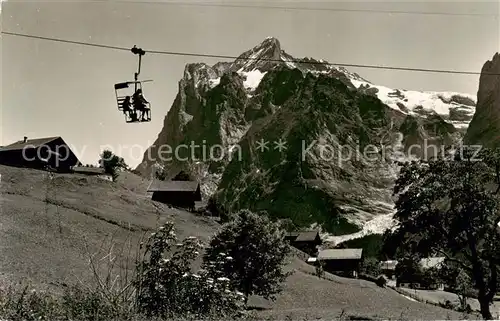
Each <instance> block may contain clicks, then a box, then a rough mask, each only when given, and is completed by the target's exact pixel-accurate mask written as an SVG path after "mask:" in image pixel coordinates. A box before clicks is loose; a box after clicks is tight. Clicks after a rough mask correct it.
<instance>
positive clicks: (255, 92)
mask: <svg viewBox="0 0 500 321" xmlns="http://www.w3.org/2000/svg"><path fill="white" fill-rule="evenodd" d="M474 107H475V97H470V96H468V95H462V94H458V93H435V92H416V91H407V90H393V89H390V88H387V87H383V86H377V85H374V84H372V83H371V82H369V81H368V80H366V79H363V78H362V77H360V76H359V75H357V74H355V73H351V72H349V71H348V70H346V69H345V68H342V67H337V66H332V65H330V64H329V63H328V62H326V61H323V60H315V59H312V58H303V59H295V58H293V57H292V56H290V55H289V54H287V53H286V52H284V51H283V50H282V49H281V46H280V43H279V41H278V40H277V39H275V38H267V39H265V40H264V41H263V42H262V43H261V44H259V45H257V46H256V47H254V48H252V49H251V50H248V51H247V52H245V53H243V54H242V55H241V56H239V58H238V59H236V60H235V61H234V62H233V63H219V64H216V65H214V66H208V65H205V64H190V65H187V66H186V68H185V71H184V76H183V78H182V79H181V80H180V82H179V93H178V95H177V97H176V99H175V101H174V103H173V104H172V107H171V109H170V111H169V112H168V114H167V116H166V117H165V122H164V127H163V129H162V131H161V132H160V133H159V135H158V138H157V140H156V142H155V143H154V145H153V146H151V147H150V149H149V150H148V152H147V153H146V154H145V156H144V161H143V162H142V163H141V164H140V165H139V166H138V168H137V170H139V171H140V172H141V173H142V174H143V175H149V174H150V173H151V171H152V170H153V169H154V167H155V166H156V165H159V166H163V167H165V168H166V169H167V170H169V171H170V172H171V174H172V175H173V174H175V173H176V172H177V171H179V170H181V169H184V170H188V171H190V172H191V173H192V174H194V175H195V176H196V177H197V178H198V179H199V180H200V181H201V182H202V190H203V192H204V196H205V197H208V196H211V195H215V198H216V199H217V200H218V201H219V202H220V203H221V204H222V205H223V206H224V207H225V208H226V209H228V210H230V211H237V210H238V209H241V208H250V209H253V210H266V211H267V212H268V213H269V214H270V215H272V216H275V217H287V218H291V219H292V220H293V221H294V222H295V223H296V224H298V225H300V226H310V225H313V224H319V225H321V226H322V228H323V229H324V230H325V231H327V232H328V233H330V234H336V235H339V234H346V233H352V232H356V231H359V230H360V229H362V227H363V223H364V222H367V221H370V220H372V219H374V218H377V217H380V216H384V217H387V216H390V215H391V213H392V199H391V188H392V184H393V182H394V179H395V178H396V175H397V169H398V168H397V166H396V164H395V161H396V160H402V159H408V158H409V157H413V156H417V157H426V156H427V157H430V156H432V154H433V153H436V152H438V151H439V150H438V148H441V147H442V146H449V145H452V144H454V143H456V142H457V141H459V140H460V139H461V137H462V135H463V131H464V129H466V128H467V125H468V123H469V121H470V119H471V118H472V115H473V114H474ZM426 146H427V149H429V148H430V150H431V151H429V152H426V150H427V149H426ZM176 149H177V154H176ZM162 154H163V155H162ZM162 156H163V159H162ZM168 157H170V159H167V158H168ZM385 221H387V220H385ZM385 221H384V222H385ZM372 225H373V224H372Z"/></svg>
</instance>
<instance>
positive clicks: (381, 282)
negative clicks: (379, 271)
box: [375, 275, 387, 288]
mask: <svg viewBox="0 0 500 321" xmlns="http://www.w3.org/2000/svg"><path fill="white" fill-rule="evenodd" d="M375 284H377V285H378V286H380V287H381V288H383V287H384V286H385V285H386V284H387V280H386V278H385V277H384V276H383V275H380V276H379V277H378V278H377V280H376V281H375Z"/></svg>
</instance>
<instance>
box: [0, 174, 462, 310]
mask: <svg viewBox="0 0 500 321" xmlns="http://www.w3.org/2000/svg"><path fill="white" fill-rule="evenodd" d="M0 174H1V175H2V176H1V185H0V197H1V199H0V200H1V204H0V205H1V211H0V258H1V260H0V282H1V281H7V280H8V281H20V280H24V281H27V280H29V281H32V282H33V285H36V286H38V287H45V286H47V285H49V286H50V284H53V285H54V284H55V285H60V284H61V283H71V282H73V281H75V280H76V278H79V279H82V280H89V279H91V277H90V274H89V273H90V272H89V268H88V264H87V262H88V252H90V253H95V252H97V251H98V250H99V247H100V245H101V244H102V241H103V240H108V241H109V237H110V236H111V235H114V236H113V240H114V243H116V246H117V248H116V249H117V250H119V247H120V245H123V244H126V243H127V241H131V244H132V245H136V244H137V242H139V240H140V238H141V236H142V235H143V234H144V233H146V232H145V231H148V230H151V229H153V228H155V227H156V226H157V225H158V224H159V223H160V222H162V221H164V220H166V219H168V218H170V219H172V220H174V222H175V224H176V229H177V231H178V235H179V236H180V237H186V236H190V235H196V236H199V237H201V238H202V239H204V240H208V238H209V237H210V235H211V234H212V233H213V232H214V231H215V230H216V229H217V227H218V225H217V224H216V223H214V222H212V221H210V220H208V219H204V218H201V217H197V216H195V215H193V214H191V213H187V212H183V211H178V210H174V209H170V208H168V207H167V206H165V205H163V204H159V203H154V202H152V201H151V200H149V199H148V197H146V195H145V193H144V192H145V190H146V189H147V186H148V182H147V181H146V180H143V179H141V178H139V177H138V176H135V175H133V174H130V173H125V174H124V175H123V176H121V177H120V179H119V181H118V183H116V184H113V183H111V182H107V181H102V180H99V179H94V178H88V177H83V176H73V175H56V176H55V178H54V180H53V183H52V186H53V192H52V193H49V202H50V203H52V205H50V206H49V207H48V208H46V207H45V202H44V199H45V197H46V188H47V174H46V173H45V172H42V171H36V170H29V169H17V168H10V167H5V166H0ZM54 203H57V204H59V206H58V210H59V214H58V213H57V211H56V206H55V205H53V204H54ZM158 214H159V215H158ZM85 240H88V241H87V243H88V244H89V248H90V250H89V251H88V252H87V250H86V249H85ZM108 241H106V244H109V242H108ZM132 252H133V251H132ZM115 253H116V252H115ZM100 256H101V257H102V256H104V252H101V254H100ZM288 269H291V270H294V271H295V273H294V274H293V275H292V276H291V277H290V278H289V279H288V280H287V282H286V285H285V291H284V293H283V294H281V295H280V296H278V299H277V301H276V302H274V303H271V304H270V306H269V307H271V308H272V309H271V310H267V311H262V312H258V314H259V315H260V316H262V317H272V318H273V319H284V318H285V317H286V316H289V315H290V316H292V317H293V318H294V319H295V318H298V317H303V316H306V317H308V318H316V317H323V318H328V319H331V318H336V317H337V316H338V315H339V314H340V312H341V311H342V309H346V313H347V314H354V315H360V314H361V315H364V316H381V317H384V318H399V317H400V316H401V313H402V312H404V313H403V314H404V316H405V317H407V318H410V319H412V318H413V319H414V318H424V319H436V318H441V319H444V318H446V317H447V316H448V314H449V315H450V316H452V317H453V318H459V317H460V316H459V315H458V314H454V313H453V312H451V311H448V310H444V309H440V308H436V307H433V306H429V305H424V304H421V303H416V302H412V301H409V300H407V299H405V298H403V297H401V296H399V295H398V294H396V293H395V292H394V291H392V290H389V289H382V288H379V287H377V286H376V285H374V284H372V283H370V282H367V281H363V280H350V279H344V278H340V277H336V276H332V275H329V276H328V277H329V279H330V280H329V281H325V280H321V279H318V278H317V277H316V276H313V275H311V274H313V273H314V268H313V267H311V266H309V265H307V264H306V263H304V262H302V261H300V260H299V259H297V258H292V259H291V262H290V264H289V265H288ZM52 288H54V289H55V288H57V287H52ZM260 301H261V300H260ZM261 302H262V301H261ZM264 303H265V302H264ZM265 304H266V305H269V304H268V303H265Z"/></svg>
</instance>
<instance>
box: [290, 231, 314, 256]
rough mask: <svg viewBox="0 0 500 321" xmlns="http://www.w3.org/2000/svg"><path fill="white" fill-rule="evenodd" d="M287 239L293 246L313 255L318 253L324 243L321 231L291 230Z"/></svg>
mask: <svg viewBox="0 0 500 321" xmlns="http://www.w3.org/2000/svg"><path fill="white" fill-rule="evenodd" d="M286 240H288V241H289V242H290V245H292V246H293V247H295V248H297V249H299V250H301V251H303V252H305V253H307V254H309V255H311V256H316V254H318V246H319V245H321V244H322V241H321V237H320V235H319V231H299V232H289V233H288V234H287V235H286Z"/></svg>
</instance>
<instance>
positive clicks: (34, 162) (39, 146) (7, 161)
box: [0, 137, 81, 172]
mask: <svg viewBox="0 0 500 321" xmlns="http://www.w3.org/2000/svg"><path fill="white" fill-rule="evenodd" d="M0 164H3V165H8V166H15V167H28V168H38V169H44V168H51V169H54V170H57V171H60V172H70V171H71V167H73V166H80V165H81V162H80V161H79V160H78V158H77V157H76V155H75V154H74V153H73V152H72V151H71V149H70V148H69V146H68V145H67V144H66V142H65V141H64V140H63V139H62V138H61V137H46V138H36V139H28V137H24V139H23V140H20V141H17V142H15V143H13V144H10V145H8V146H3V147H2V148H0Z"/></svg>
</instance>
